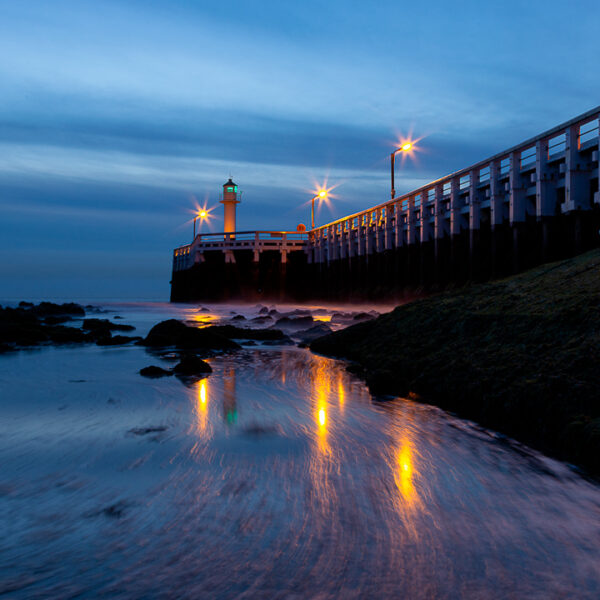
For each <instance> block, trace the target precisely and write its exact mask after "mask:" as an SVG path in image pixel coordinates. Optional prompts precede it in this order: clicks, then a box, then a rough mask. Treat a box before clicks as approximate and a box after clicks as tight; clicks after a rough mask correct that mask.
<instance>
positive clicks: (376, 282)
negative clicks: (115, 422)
mask: <svg viewBox="0 0 600 600" xmlns="http://www.w3.org/2000/svg"><path fill="white" fill-rule="evenodd" d="M599 132H600V107H598V108H596V109H594V110H592V111H589V112H587V113H585V114H584V115H580V116H579V117H577V118H575V119H572V120H570V121H568V122H567V123H563V124H562V125H559V126H558V127H554V128H553V129H551V130H549V131H546V132H544V133H542V134H540V135H539V136H537V137H535V138H532V139H529V140H527V141H525V142H523V143H522V144H520V145H518V146H514V147H513V148H510V149H508V150H506V151H504V152H501V153H499V154H496V155H495V156H493V157H491V158H489V159H486V160H484V161H481V162H479V163H477V164H476V165H472V166H471V167H468V168H467V169H463V170H461V171H457V172H455V173H452V174H450V175H448V176H446V177H443V178H441V179H438V180H436V181H432V182H430V183H429V184H427V185H425V186H423V187H421V188H419V189H417V190H414V191H412V192H410V193H408V194H404V195H402V196H399V197H397V198H393V199H392V200H389V201H387V202H384V203H382V204H379V205H377V206H373V207H371V208H368V209H366V210H364V211H361V212H359V213H355V214H353V215H349V216H347V217H343V218H341V219H338V220H337V221H334V222H332V223H327V224H326V225H323V226H321V227H317V228H315V229H313V230H311V231H308V232H307V233H306V234H305V235H299V234H295V233H291V232H241V233H240V232H236V235H235V237H233V236H231V235H228V234H215V235H217V236H220V238H219V240H217V241H214V240H210V239H206V240H205V239H203V238H202V236H198V237H197V239H195V240H194V242H193V243H192V244H190V245H187V246H182V247H181V248H178V249H176V250H175V252H174V257H173V281H172V299H173V300H202V299H207V300H208V299H240V298H241V299H245V300H249V301H252V300H254V299H260V298H264V299H273V300H278V301H281V300H294V301H311V300H336V301H344V300H347V301H352V300H362V299H369V300H379V299H381V300H383V299H399V298H401V297H402V296H403V295H406V294H414V293H415V292H419V291H425V292H426V291H433V290H437V289H442V288H444V287H447V286H449V285H460V284H462V283H465V282H466V281H485V280H487V279H490V278H497V277H502V276H504V275H508V274H512V273H518V272H520V271H522V270H524V269H527V268H530V267H532V266H534V265H537V264H540V263H542V262H548V261H552V260H556V259H560V258H565V257H568V256H572V255H574V254H577V253H579V252H583V251H585V250H587V249H590V248H593V247H596V246H598V245H599V244H600V218H599V214H600V191H599V186H598V172H599V164H598V163H599V161H598V158H599V152H600V148H599V141H600V140H599ZM242 234H245V236H244V235H242Z"/></svg>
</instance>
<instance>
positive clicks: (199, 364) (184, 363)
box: [173, 355, 212, 375]
mask: <svg viewBox="0 0 600 600" xmlns="http://www.w3.org/2000/svg"><path fill="white" fill-rule="evenodd" d="M173 373H176V374H177V375H204V374H206V373H212V368H211V366H210V365H209V364H208V363H207V362H205V361H203V360H202V359H201V358H200V357H199V356H194V355H190V356H184V357H183V358H182V359H181V361H180V362H179V363H177V364H176V365H175V368H174V369H173Z"/></svg>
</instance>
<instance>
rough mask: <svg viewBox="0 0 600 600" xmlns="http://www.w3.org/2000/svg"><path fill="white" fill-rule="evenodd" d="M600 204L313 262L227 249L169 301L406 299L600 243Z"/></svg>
mask: <svg viewBox="0 0 600 600" xmlns="http://www.w3.org/2000/svg"><path fill="white" fill-rule="evenodd" d="M599 231H600V207H595V208H594V209H593V210H590V211H586V212H585V213H584V212H581V213H576V214H569V215H561V216H558V217H548V218H545V219H543V220H540V221H538V220H536V219H530V220H528V221H526V222H524V223H520V224H519V225H518V226H510V225H503V226H497V227H495V228H494V230H493V231H492V229H491V227H482V228H481V229H480V230H478V234H477V235H476V236H473V235H471V232H470V231H469V230H465V231H462V232H460V233H458V234H456V235H454V236H450V235H447V236H445V237H444V238H441V239H438V240H432V241H428V242H423V243H421V242H418V243H415V244H412V245H410V246H409V245H407V246H403V247H401V248H398V249H392V250H387V251H383V252H380V253H376V254H371V255H365V256H355V257H346V258H338V259H334V260H330V261H324V262H320V263H314V262H313V263H309V262H308V260H307V255H306V253H305V252H304V251H295V252H290V253H289V254H288V256H287V260H286V262H285V263H282V262H281V254H280V253H279V252H277V251H270V252H262V253H261V255H260V260H259V261H257V262H255V261H254V260H253V255H252V252H250V251H248V250H241V251H236V253H235V262H227V263H226V262H225V255H224V253H222V252H219V251H214V252H207V253H205V257H206V258H205V260H204V261H203V262H201V263H196V264H195V265H194V266H193V267H191V268H189V269H185V270H181V271H176V272H174V273H173V279H172V287H171V290H172V293H171V301H173V302H189V301H213V302H215V301H228V300H231V301H234V300H244V301H248V302H261V301H272V302H284V301H290V302H311V301H342V302H345V301H360V300H370V301H377V300H389V301H393V300H401V299H402V298H403V297H407V296H413V295H415V294H420V293H429V292H433V291H437V290H441V289H444V288H447V287H449V286H457V285H462V284H464V283H466V282H469V281H472V282H482V281H487V280H490V279H495V278H499V277H503V276H507V275H510V274H513V273H518V272H520V271H523V270H526V269H528V268H531V267H533V266H535V265H538V264H541V263H544V262H549V261H552V260H558V259H561V258H567V257H569V256H574V255H576V254H578V253H580V252H584V251H586V250H588V249H591V248H594V247H598V246H600V236H599V235H598V233H599Z"/></svg>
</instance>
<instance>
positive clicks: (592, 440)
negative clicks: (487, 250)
mask: <svg viewBox="0 0 600 600" xmlns="http://www.w3.org/2000/svg"><path fill="white" fill-rule="evenodd" d="M311 349H312V350H314V351H315V352H320V353H322V354H326V355H330V356H338V357H343V358H347V359H350V360H353V361H356V362H357V363H358V365H359V366H360V368H362V372H363V374H364V376H365V379H366V381H367V383H368V385H369V387H370V388H371V390H372V391H373V392H374V393H377V394H394V395H400V396H408V395H409V394H416V395H417V396H418V397H419V399H421V400H423V401H426V402H430V403H432V404H437V405H438V406H440V407H442V408H444V409H446V410H450V411H453V412H456V413H457V414H459V415H460V416H463V417H466V418H469V419H473V420H476V421H478V422H479V423H481V424H483V425H484V426H486V427H490V428H493V429H496V430H499V431H502V432H504V433H506V434H508V435H510V436H513V437H515V438H517V439H519V440H521V441H524V442H526V443H528V444H531V445H533V446H536V447H538V448H540V449H542V450H543V451H546V452H548V453H550V454H554V455H555V456H558V457H560V458H564V459H566V460H569V461H572V462H575V463H578V464H580V465H583V466H585V467H587V468H588V469H589V470H590V471H591V472H593V473H595V474H597V475H598V474H600V250H594V251H592V252H588V253H587V254H583V255H581V256H578V257H576V258H573V259H570V260H566V261H561V262H558V263H553V264H548V265H544V266H542V267H538V268H536V269H533V270H531V271H528V272H526V273H523V274H521V275H517V276H514V277H510V278H508V279H504V280H501V281H496V282H493V283H488V284H483V285H473V286H470V287H466V288H463V289H461V290H458V291H451V292H446V293H443V294H440V295H437V296H432V297H430V298H427V299H424V300H418V301H415V302H413V303H411V304H407V305H404V306H399V307H398V308H396V309H395V310H394V311H392V312H391V313H388V314H386V315H383V316H381V317H379V318H378V319H376V320H375V321H370V322H368V323H363V324H359V325H355V326H353V327H350V328H348V329H345V330H343V331H340V332H337V333H333V334H330V335H327V336H325V337H322V338H319V339H318V340H316V341H314V342H313V343H312V344H311Z"/></svg>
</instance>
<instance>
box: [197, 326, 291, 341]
mask: <svg viewBox="0 0 600 600" xmlns="http://www.w3.org/2000/svg"><path fill="white" fill-rule="evenodd" d="M206 329H207V331H210V332H213V333H216V334H219V335H222V336H224V337H226V338H228V339H234V340H281V339H283V338H284V337H285V334H284V333H283V331H281V330H280V329H248V328H245V327H235V326H233V325H213V326H211V327H207V328H206Z"/></svg>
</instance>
